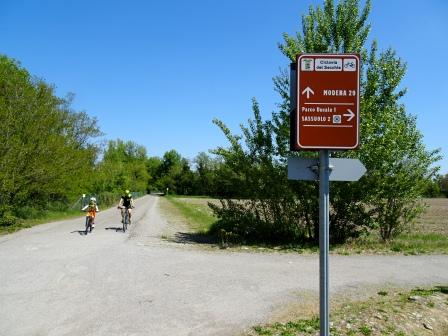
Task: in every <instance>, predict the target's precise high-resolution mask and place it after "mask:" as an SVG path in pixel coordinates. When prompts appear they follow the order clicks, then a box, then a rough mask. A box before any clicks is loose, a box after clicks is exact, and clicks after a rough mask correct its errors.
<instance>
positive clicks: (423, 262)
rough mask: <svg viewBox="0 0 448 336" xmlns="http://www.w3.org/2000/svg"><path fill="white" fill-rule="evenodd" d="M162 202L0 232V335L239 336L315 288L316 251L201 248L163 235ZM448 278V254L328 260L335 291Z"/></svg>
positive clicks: (442, 281) (441, 281) (154, 199)
mask: <svg viewBox="0 0 448 336" xmlns="http://www.w3.org/2000/svg"><path fill="white" fill-rule="evenodd" d="M157 202H158V198H157V197H153V196H146V197H144V198H142V199H139V200H137V202H136V206H137V207H136V209H135V213H134V217H133V224H132V226H131V227H130V230H129V231H128V232H126V233H123V232H121V230H119V228H120V227H121V224H120V216H119V212H118V210H117V209H109V210H106V211H104V212H100V213H99V214H98V217H97V224H96V228H95V230H94V233H93V234H91V235H87V236H84V235H83V234H81V233H80V232H79V231H80V230H82V229H83V218H78V219H74V220H66V221H61V222H56V223H50V224H45V225H40V226H37V227H34V228H31V229H26V230H22V231H20V232H18V233H15V234H12V235H7V236H3V237H0V335H2V336H3V335H4V336H14V335H27V336H28V335H32V336H40V335H52V336H53V335H54V336H60V335H108V336H111V335H120V336H122V335H157V336H164V335H167V336H168V335H169V336H182V335H201V336H202V335H218V336H219V335H223V336H224V335H238V334H239V333H241V332H242V331H243V330H245V329H247V328H249V327H250V326H252V325H255V324H258V323H262V322H263V321H266V320H267V319H268V318H269V317H270V316H272V314H274V313H276V312H278V311H279V310H281V309H283V308H284V307H286V306H287V305H289V304H297V302H300V301H301V299H302V297H301V293H305V292H306V293H309V292H310V291H311V292H314V293H317V291H318V265H319V261H318V256H317V255H312V256H301V255H298V254H293V253H289V254H282V253H248V252H247V253H236V252H229V251H221V250H216V251H211V250H204V249H196V248H194V246H192V245H191V244H189V245H183V244H176V243H169V242H166V241H164V240H163V239H161V234H162V232H163V230H164V227H165V225H166V221H165V220H164V219H163V218H162V217H161V215H160V214H159V213H158V207H157ZM446 283H448V256H436V255H427V256H331V257H330V295H332V294H337V293H344V292H347V293H348V292H350V291H354V290H359V289H360V288H363V287H364V286H366V287H368V286H378V285H385V286H386V285H387V286H400V287H403V286H415V285H433V284H446Z"/></svg>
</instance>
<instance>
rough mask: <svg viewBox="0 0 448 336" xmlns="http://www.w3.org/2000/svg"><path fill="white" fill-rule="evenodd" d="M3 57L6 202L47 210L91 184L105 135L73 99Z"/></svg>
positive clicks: (0, 152) (1, 195)
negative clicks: (59, 94) (98, 142)
mask: <svg viewBox="0 0 448 336" xmlns="http://www.w3.org/2000/svg"><path fill="white" fill-rule="evenodd" d="M54 91H55V90H54V87H53V86H51V85H49V84H47V83H45V82H44V81H42V80H40V79H37V78H35V77H33V76H31V75H30V74H29V73H28V71H27V70H26V69H24V68H23V67H21V65H20V64H19V63H18V62H16V61H14V60H12V59H10V58H8V57H6V56H3V55H0V119H1V120H2V122H1V123H0V136H1V138H2V140H3V143H2V146H1V147H0V203H1V205H2V206H3V207H5V206H12V205H13V206H14V208H16V209H17V208H18V207H20V206H23V205H38V206H40V207H42V206H44V205H45V204H46V203H48V202H49V201H54V200H66V199H67V198H69V197H70V196H71V195H73V194H77V193H79V192H80V191H81V190H82V189H83V187H84V186H85V185H86V184H88V177H89V176H91V173H92V171H93V167H94V162H95V160H96V155H97V151H98V149H97V147H96V146H95V145H94V144H93V142H92V140H93V139H94V138H95V137H97V136H99V135H100V134H101V132H100V131H99V129H98V126H97V122H96V120H95V119H93V118H90V117H88V116H87V114H86V113H85V112H76V111H73V110H72V108H71V102H72V98H73V97H72V96H69V97H67V98H66V99H63V98H59V97H57V96H56V95H55V92H54Z"/></svg>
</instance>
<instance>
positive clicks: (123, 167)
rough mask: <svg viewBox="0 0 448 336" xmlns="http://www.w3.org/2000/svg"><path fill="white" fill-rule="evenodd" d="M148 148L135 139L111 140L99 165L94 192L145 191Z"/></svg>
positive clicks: (146, 186)
mask: <svg viewBox="0 0 448 336" xmlns="http://www.w3.org/2000/svg"><path fill="white" fill-rule="evenodd" d="M147 160H148V158H147V154H146V148H145V147H143V146H141V145H138V144H136V143H135V142H133V141H123V140H120V139H117V140H110V141H109V142H108V145H107V148H106V150H105V151H104V155H103V160H102V161H101V162H100V163H99V165H98V167H97V178H96V183H95V184H94V189H95V190H92V191H93V192H98V191H108V192H123V190H125V189H129V190H131V191H138V192H143V191H146V190H147V188H148V182H149V179H150V175H149V173H148V169H147Z"/></svg>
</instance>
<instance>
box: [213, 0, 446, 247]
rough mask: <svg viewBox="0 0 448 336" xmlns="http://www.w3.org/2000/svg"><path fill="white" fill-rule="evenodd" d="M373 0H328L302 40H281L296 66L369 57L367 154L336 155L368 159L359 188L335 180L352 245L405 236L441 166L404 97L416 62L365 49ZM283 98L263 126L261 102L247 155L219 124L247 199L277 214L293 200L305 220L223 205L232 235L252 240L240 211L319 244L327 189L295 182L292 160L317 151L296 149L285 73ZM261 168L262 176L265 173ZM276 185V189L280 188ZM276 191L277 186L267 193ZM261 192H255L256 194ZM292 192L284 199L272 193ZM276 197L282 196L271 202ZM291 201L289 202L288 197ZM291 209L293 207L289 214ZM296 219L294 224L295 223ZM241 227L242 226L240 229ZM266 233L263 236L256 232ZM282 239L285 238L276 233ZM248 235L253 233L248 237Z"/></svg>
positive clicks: (344, 234)
mask: <svg viewBox="0 0 448 336" xmlns="http://www.w3.org/2000/svg"><path fill="white" fill-rule="evenodd" d="M369 11H370V1H367V2H366V4H365V6H364V8H362V9H361V8H360V6H359V1H357V0H342V1H340V2H339V3H338V4H337V5H335V4H334V1H332V0H326V1H325V2H324V6H323V8H321V7H319V6H318V7H317V8H312V7H311V8H310V9H309V12H308V14H307V15H304V16H303V17H302V32H301V33H297V34H296V36H290V35H288V34H284V35H283V37H284V42H283V43H281V44H279V48H280V50H281V51H282V53H283V54H284V55H285V56H286V57H288V58H289V60H290V61H291V62H295V59H296V56H297V54H299V53H352V52H356V53H359V54H360V55H361V58H362V65H363V67H362V71H361V92H360V93H359V94H360V96H361V97H360V101H361V107H360V109H361V112H360V113H361V130H360V132H361V139H360V140H361V146H360V149H359V150H357V151H348V152H334V153H332V156H333V157H352V158H359V159H361V161H362V162H363V163H364V165H365V166H366V168H367V174H366V175H365V176H364V177H363V178H362V179H361V180H360V181H358V182H352V183H346V182H335V183H332V184H331V193H330V196H331V211H330V236H331V239H332V241H336V242H343V241H345V240H346V239H348V238H349V237H357V236H359V235H360V234H361V233H362V232H364V231H366V230H369V229H372V228H378V229H379V232H380V234H381V237H382V238H383V239H384V240H387V239H391V238H393V237H394V236H396V235H397V234H399V233H400V232H401V230H402V229H403V228H404V226H405V225H406V224H407V223H409V222H411V221H412V220H413V219H414V218H415V217H416V216H417V215H418V214H419V213H420V212H421V211H422V208H421V206H420V205H419V203H418V199H419V196H420V195H421V193H422V192H423V190H424V188H425V185H426V182H427V180H428V178H431V176H433V175H434V174H435V173H436V171H437V168H432V167H433V164H434V163H435V162H437V160H438V159H439V154H438V153H439V152H438V150H430V151H428V150H426V148H425V146H424V145H423V141H422V135H421V133H420V132H419V130H418V129H417V126H416V120H415V117H413V116H410V115H409V114H407V113H406V110H405V107H404V106H403V105H402V104H401V103H400V98H401V97H402V96H403V95H404V94H405V90H403V89H401V88H400V82H401V80H402V79H403V77H404V75H405V72H406V66H405V64H404V62H403V61H402V60H401V59H400V58H398V57H397V56H396V54H395V52H394V51H393V50H392V49H388V50H386V51H384V52H378V51H377V43H376V42H373V43H372V45H371V47H370V48H369V51H368V50H367V48H366V47H365V45H366V41H367V36H368V33H369V31H370V24H368V23H367V18H368V14H369ZM274 86H275V89H276V91H277V92H278V93H279V94H280V97H281V99H282V100H281V103H280V104H279V109H278V111H276V112H274V113H273V115H272V121H266V122H264V123H262V122H261V119H260V117H259V111H258V106H257V105H256V106H254V120H252V121H249V127H248V128H246V127H243V128H242V133H243V138H244V142H245V144H246V148H247V150H245V149H244V147H243V146H241V145H240V143H239V141H240V140H241V139H242V138H241V137H239V136H235V135H232V134H231V132H230V130H228V129H227V128H226V127H225V125H224V124H223V123H222V122H220V121H218V122H216V124H218V126H219V127H220V128H221V130H222V131H223V133H224V134H225V135H226V137H227V139H228V140H229V143H230V147H229V148H228V149H226V150H224V149H222V148H219V149H218V150H217V151H216V153H217V154H218V155H220V156H221V157H222V158H223V160H224V162H225V165H226V166H227V167H229V168H230V169H231V172H232V174H233V175H234V176H235V177H236V178H237V179H239V180H238V181H239V183H240V185H242V186H245V187H246V186H247V189H246V190H247V192H248V193H247V194H246V195H242V196H243V197H245V198H246V199H249V200H250V201H249V202H250V203H251V204H252V205H253V204H256V205H258V204H262V203H265V204H268V205H267V207H268V208H269V213H276V211H277V210H278V211H280V212H281V213H283V214H285V213H287V209H284V208H283V207H282V206H281V205H282V203H285V204H289V208H292V209H294V211H295V213H296V214H297V215H296V217H297V216H298V217H299V218H298V219H295V218H294V216H291V217H288V216H284V217H282V216H274V217H272V218H268V217H267V216H259V217H257V216H258V213H257V211H254V210H253V206H249V207H247V206H246V207H242V208H241V207H240V208H239V211H236V207H235V208H233V209H231V208H230V207H229V206H227V207H226V204H231V203H229V202H231V201H230V200H227V201H226V202H223V207H221V209H218V208H216V207H215V208H214V210H215V213H216V214H217V215H218V216H219V217H220V219H221V221H220V223H221V225H224V224H223V223H226V222H229V223H232V224H231V225H228V226H227V227H226V229H227V230H231V231H234V232H236V233H237V234H242V233H241V230H239V228H237V227H236V226H237V224H236V222H237V221H236V220H235V214H236V213H239V214H240V215H241V218H244V220H246V219H247V216H248V214H254V215H253V216H255V217H256V218H259V219H261V222H263V223H262V224H260V227H263V228H265V227H266V224H267V223H269V226H271V227H275V226H277V225H279V224H281V225H282V226H284V227H289V228H290V232H293V231H294V230H292V228H294V227H295V228H299V229H298V230H295V231H294V232H296V235H295V236H291V239H293V240H294V239H295V240H299V241H303V239H304V237H306V238H311V239H315V240H317V238H318V237H317V235H318V216H317V209H318V198H317V197H318V186H317V184H316V183H313V182H293V181H286V178H285V172H286V158H287V157H288V156H290V155H299V156H309V155H313V154H312V153H306V152H305V153H303V152H301V153H290V152H289V143H288V141H289V78H288V74H287V73H286V72H282V73H281V74H280V75H279V76H277V77H275V78H274ZM257 172H260V173H258V174H257ZM272 181H275V182H276V183H274V182H272ZM265 185H268V186H269V189H266V188H263V186H265ZM251 187H252V188H251ZM271 188H272V190H279V191H280V193H281V194H282V196H280V197H277V198H275V196H274V195H275V193H274V192H272V190H271ZM266 199H270V200H272V202H271V203H267V202H266ZM286 200H287V201H286ZM289 208H288V209H289ZM285 218H286V220H285ZM232 225H233V227H232ZM253 231H256V230H253ZM271 234H272V235H276V234H278V233H277V232H276V231H275V230H273V231H271ZM248 235H249V233H248V234H246V236H244V233H243V236H244V238H248Z"/></svg>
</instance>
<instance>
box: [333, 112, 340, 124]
mask: <svg viewBox="0 0 448 336" xmlns="http://www.w3.org/2000/svg"><path fill="white" fill-rule="evenodd" d="M341 120H342V118H341V115H340V114H334V115H333V124H340V123H341Z"/></svg>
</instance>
